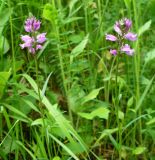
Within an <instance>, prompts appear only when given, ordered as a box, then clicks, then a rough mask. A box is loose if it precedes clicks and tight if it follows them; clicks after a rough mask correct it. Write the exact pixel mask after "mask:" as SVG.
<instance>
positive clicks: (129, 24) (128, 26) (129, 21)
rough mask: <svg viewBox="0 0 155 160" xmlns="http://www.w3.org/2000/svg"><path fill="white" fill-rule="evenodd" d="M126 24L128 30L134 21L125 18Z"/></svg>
mask: <svg viewBox="0 0 155 160" xmlns="http://www.w3.org/2000/svg"><path fill="white" fill-rule="evenodd" d="M124 24H125V27H126V30H127V31H128V30H129V29H130V27H131V25H132V21H131V20H129V19H127V18H125V19H124Z"/></svg>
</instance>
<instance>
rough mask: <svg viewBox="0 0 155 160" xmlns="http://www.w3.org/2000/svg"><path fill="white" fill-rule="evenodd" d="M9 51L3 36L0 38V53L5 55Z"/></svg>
mask: <svg viewBox="0 0 155 160" xmlns="http://www.w3.org/2000/svg"><path fill="white" fill-rule="evenodd" d="M9 49H10V46H9V43H8V40H7V39H6V38H5V37H4V36H0V52H1V53H3V54H5V53H7V52H8V50H9Z"/></svg>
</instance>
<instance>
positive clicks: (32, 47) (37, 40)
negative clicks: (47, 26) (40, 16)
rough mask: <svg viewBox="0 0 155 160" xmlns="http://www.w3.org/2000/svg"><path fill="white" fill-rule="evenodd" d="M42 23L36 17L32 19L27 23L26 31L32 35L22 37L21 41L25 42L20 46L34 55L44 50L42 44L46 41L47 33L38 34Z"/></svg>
mask: <svg viewBox="0 0 155 160" xmlns="http://www.w3.org/2000/svg"><path fill="white" fill-rule="evenodd" d="M40 24H41V22H40V21H39V20H37V19H36V18H35V17H30V18H28V19H27V20H26V21H25V26H24V28H25V31H26V32H31V35H33V36H29V35H24V36H21V40H22V41H23V42H24V43H23V44H20V47H21V48H22V49H24V48H27V49H28V51H29V52H30V53H32V54H35V53H36V51H37V50H39V49H42V45H41V44H42V43H44V42H45V41H46V33H41V34H38V32H37V31H38V30H39V29H40Z"/></svg>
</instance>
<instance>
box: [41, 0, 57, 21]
mask: <svg viewBox="0 0 155 160" xmlns="http://www.w3.org/2000/svg"><path fill="white" fill-rule="evenodd" d="M43 18H45V19H46V20H49V21H50V22H52V21H55V20H56V19H57V10H56V9H55V7H54V6H53V5H52V4H50V3H47V4H45V6H44V9H43Z"/></svg>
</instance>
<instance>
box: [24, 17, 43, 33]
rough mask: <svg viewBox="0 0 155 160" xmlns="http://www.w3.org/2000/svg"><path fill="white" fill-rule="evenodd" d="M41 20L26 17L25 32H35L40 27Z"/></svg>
mask: <svg viewBox="0 0 155 160" xmlns="http://www.w3.org/2000/svg"><path fill="white" fill-rule="evenodd" d="M40 24H41V22H40V21H39V20H37V19H36V18H35V17H31V18H28V19H27V20H26V21H25V26H24V28H25V31H26V32H35V31H37V30H39V29H40Z"/></svg>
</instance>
